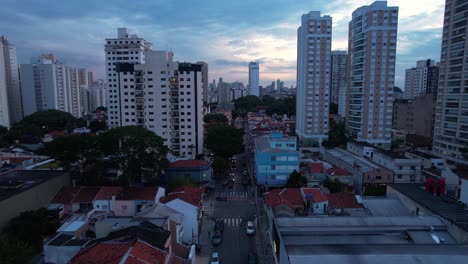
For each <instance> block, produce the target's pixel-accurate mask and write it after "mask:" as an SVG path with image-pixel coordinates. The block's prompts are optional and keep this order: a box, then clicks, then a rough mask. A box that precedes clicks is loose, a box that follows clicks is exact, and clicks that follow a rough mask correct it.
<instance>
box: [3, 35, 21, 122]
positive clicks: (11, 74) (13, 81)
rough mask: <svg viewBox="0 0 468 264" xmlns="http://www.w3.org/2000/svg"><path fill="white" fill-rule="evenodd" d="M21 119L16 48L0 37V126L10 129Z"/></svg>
mask: <svg viewBox="0 0 468 264" xmlns="http://www.w3.org/2000/svg"><path fill="white" fill-rule="evenodd" d="M22 118H23V108H22V103H21V90H20V83H19V75H18V63H17V61H16V47H15V46H14V45H13V44H11V43H10V42H9V41H8V39H6V38H5V37H4V36H1V37H0V125H1V126H5V127H10V125H11V124H13V123H15V122H18V121H20V120H21V119H22Z"/></svg>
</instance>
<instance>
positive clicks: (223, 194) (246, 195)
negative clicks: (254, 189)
mask: <svg viewBox="0 0 468 264" xmlns="http://www.w3.org/2000/svg"><path fill="white" fill-rule="evenodd" d="M219 196H220V197H226V198H251V197H252V193H251V192H221V193H220V195H219Z"/></svg>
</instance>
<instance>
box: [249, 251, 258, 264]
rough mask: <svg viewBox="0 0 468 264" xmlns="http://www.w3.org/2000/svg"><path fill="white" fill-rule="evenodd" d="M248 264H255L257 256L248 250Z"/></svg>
mask: <svg viewBox="0 0 468 264" xmlns="http://www.w3.org/2000/svg"><path fill="white" fill-rule="evenodd" d="M248 261H249V264H256V263H257V256H255V253H253V252H250V253H249V257H248Z"/></svg>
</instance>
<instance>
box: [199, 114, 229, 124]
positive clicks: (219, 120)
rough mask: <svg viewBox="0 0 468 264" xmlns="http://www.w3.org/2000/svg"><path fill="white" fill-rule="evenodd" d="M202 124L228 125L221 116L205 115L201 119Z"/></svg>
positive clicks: (225, 118)
mask: <svg viewBox="0 0 468 264" xmlns="http://www.w3.org/2000/svg"><path fill="white" fill-rule="evenodd" d="M203 122H205V123H224V124H227V123H228V119H227V117H226V116H225V115H223V114H206V115H205V116H204V117H203Z"/></svg>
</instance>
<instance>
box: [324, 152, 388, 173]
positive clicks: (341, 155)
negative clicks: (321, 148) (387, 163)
mask: <svg viewBox="0 0 468 264" xmlns="http://www.w3.org/2000/svg"><path fill="white" fill-rule="evenodd" d="M326 153H327V154H329V155H331V156H333V157H335V158H337V159H340V160H342V161H344V162H346V163H347V164H348V165H350V166H353V167H359V170H360V171H361V172H363V173H366V172H369V171H373V170H384V169H383V168H382V167H380V166H378V165H376V164H374V163H372V162H370V161H368V160H366V159H365V158H361V157H358V156H356V155H354V154H352V153H351V152H349V151H346V150H343V149H338V148H334V149H329V150H326Z"/></svg>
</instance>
